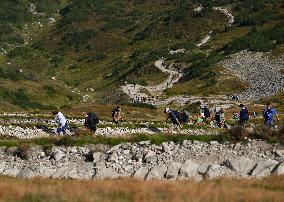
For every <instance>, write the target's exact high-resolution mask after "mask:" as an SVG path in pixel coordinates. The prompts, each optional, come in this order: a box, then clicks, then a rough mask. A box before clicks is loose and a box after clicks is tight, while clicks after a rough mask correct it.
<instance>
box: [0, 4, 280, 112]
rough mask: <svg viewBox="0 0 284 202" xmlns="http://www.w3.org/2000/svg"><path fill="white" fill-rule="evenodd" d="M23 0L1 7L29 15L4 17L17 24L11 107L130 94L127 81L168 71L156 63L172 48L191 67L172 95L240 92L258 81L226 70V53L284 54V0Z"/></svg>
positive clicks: (183, 67) (12, 33) (8, 66)
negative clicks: (125, 90)
mask: <svg viewBox="0 0 284 202" xmlns="http://www.w3.org/2000/svg"><path fill="white" fill-rule="evenodd" d="M19 2H20V1H19ZM19 2H18V1H12V2H10V1H3V3H2V2H1V3H0V4H1V8H0V9H1V11H0V12H2V13H3V15H1V16H9V15H4V14H5V12H8V11H9V10H10V11H13V12H14V13H17V14H19V16H23V17H17V16H18V15H13V16H14V17H13V16H10V17H7V18H0V20H1V22H2V21H3V22H4V23H6V24H8V25H9V26H5V28H7V27H11V29H9V30H6V31H5V29H1V31H2V33H1V34H0V36H1V37H0V39H1V41H2V44H10V45H9V46H8V45H6V46H5V47H4V50H5V52H7V54H6V53H5V52H4V51H3V56H1V58H0V77H1V79H0V86H1V91H0V95H1V101H0V102H1V103H2V106H5V107H4V108H7V107H9V108H14V107H15V106H18V107H20V108H40V109H45V108H46V109H50V108H54V107H62V106H67V105H73V104H76V103H79V102H82V101H86V102H91V101H96V102H102V103H105V102H117V101H118V100H120V102H127V101H128V97H127V96H126V94H125V93H123V92H122V90H121V88H120V86H121V85H123V84H124V83H125V82H127V83H133V84H140V85H141V86H147V85H157V84H159V83H161V82H163V81H164V80H165V78H166V77H167V75H168V73H167V72H163V71H161V70H160V69H159V68H156V67H155V65H154V64H155V61H157V60H158V59H159V58H162V57H163V58H164V59H165V64H172V63H174V65H173V66H174V68H176V69H178V70H179V71H180V72H182V73H183V76H182V78H181V79H180V80H179V81H178V83H175V84H174V86H173V87H171V88H168V89H166V90H165V93H164V94H165V95H167V96H172V95H198V96H208V95H227V94H233V93H237V92H240V91H243V90H245V89H246V88H247V87H248V84H247V83H244V82H240V81H239V79H238V78H237V76H235V75H232V74H230V73H226V74H220V72H223V71H224V67H223V66H222V65H221V64H220V63H219V62H221V61H223V60H224V59H226V58H227V57H228V56H229V55H231V54H233V53H237V52H239V51H242V50H251V51H264V52H267V51H270V50H272V49H273V50H274V52H275V53H278V55H281V54H282V53H283V46H282V45H281V44H283V43H284V22H283V17H284V3H283V1H281V0H273V1H267V0H222V1H205V0H194V1H193V0H176V1H165V0H156V1H148V0H145V1H143V0H131V1H130V0H120V1H113V0H110V1H103V0H83V1H82V0H74V1H72V2H69V3H68V2H64V1H59V0H58V1H56V0H54V1H36V2H34V4H33V5H34V6H35V8H36V9H35V8H34V9H32V8H33V7H31V4H30V3H33V1H21V3H19ZM2 4H3V6H2ZM220 7H222V9H221V8H220ZM224 8H227V10H226V9H225V10H224ZM59 9H60V11H59V14H60V16H57V15H56V13H57V11H58V10H59ZM51 17H52V19H54V20H55V21H56V22H55V21H53V20H52V19H51ZM39 20H41V24H42V27H41V26H40V27H41V28H40V29H38V30H35V24H36V23H37V24H38V21H39ZM51 21H52V22H51ZM3 25H5V24H3ZM1 26H2V25H1ZM30 26H31V27H30ZM21 36H25V37H26V38H29V37H30V38H32V39H33V40H30V41H25V37H22V38H21ZM13 37H19V38H18V39H17V40H14V39H13ZM20 38H21V39H20ZM14 41H17V43H14ZM11 44H12V45H11ZM16 44H18V45H16ZM7 47H8V48H7ZM181 49H184V50H183V51H177V53H174V52H172V54H171V53H170V51H171V50H172V51H175V50H181ZM19 100H26V101H25V102H24V103H22V101H19Z"/></svg>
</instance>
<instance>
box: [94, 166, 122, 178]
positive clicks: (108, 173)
mask: <svg viewBox="0 0 284 202" xmlns="http://www.w3.org/2000/svg"><path fill="white" fill-rule="evenodd" d="M117 177H118V173H117V172H115V171H114V170H113V169H112V168H111V167H109V168H107V167H105V166H102V167H98V168H97V169H96V172H95V175H94V178H96V179H106V178H117Z"/></svg>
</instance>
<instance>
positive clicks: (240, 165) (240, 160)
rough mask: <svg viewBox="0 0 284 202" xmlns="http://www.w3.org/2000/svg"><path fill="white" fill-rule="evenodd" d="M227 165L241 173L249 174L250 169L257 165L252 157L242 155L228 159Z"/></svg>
mask: <svg viewBox="0 0 284 202" xmlns="http://www.w3.org/2000/svg"><path fill="white" fill-rule="evenodd" d="M225 165H226V166H227V167H228V168H230V169H231V170H233V171H236V172H237V173H239V174H242V175H243V174H246V175H247V174H248V173H249V172H250V171H252V169H253V168H254V166H255V163H254V161H253V160H251V159H250V158H247V157H243V156H241V157H237V158H232V159H228V160H227V161H226V162H225Z"/></svg>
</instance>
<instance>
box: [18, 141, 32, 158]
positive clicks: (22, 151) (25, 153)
mask: <svg viewBox="0 0 284 202" xmlns="http://www.w3.org/2000/svg"><path fill="white" fill-rule="evenodd" d="M29 150H30V146H29V145H26V144H21V145H19V146H18V149H17V156H19V157H20V158H21V159H24V160H27V159H28V158H29Z"/></svg>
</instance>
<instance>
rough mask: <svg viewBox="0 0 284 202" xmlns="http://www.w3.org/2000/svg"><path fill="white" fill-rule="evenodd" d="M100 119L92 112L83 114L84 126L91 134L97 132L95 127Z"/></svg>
mask: <svg viewBox="0 0 284 202" xmlns="http://www.w3.org/2000/svg"><path fill="white" fill-rule="evenodd" d="M99 122H100V119H99V117H98V116H97V114H96V113H94V112H88V113H85V122H84V126H85V127H86V128H87V129H89V130H90V131H91V132H94V133H95V132H96V131H97V125H98V124H99Z"/></svg>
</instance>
